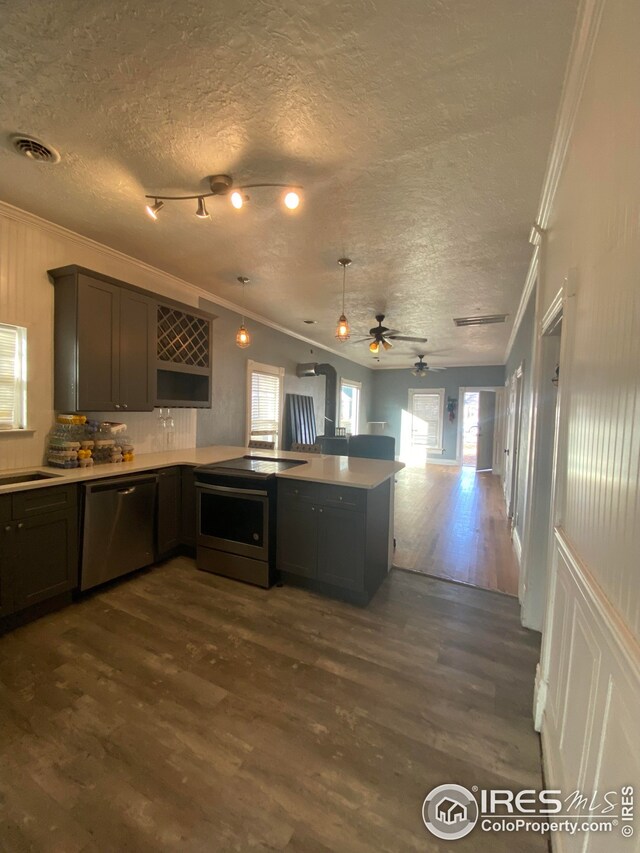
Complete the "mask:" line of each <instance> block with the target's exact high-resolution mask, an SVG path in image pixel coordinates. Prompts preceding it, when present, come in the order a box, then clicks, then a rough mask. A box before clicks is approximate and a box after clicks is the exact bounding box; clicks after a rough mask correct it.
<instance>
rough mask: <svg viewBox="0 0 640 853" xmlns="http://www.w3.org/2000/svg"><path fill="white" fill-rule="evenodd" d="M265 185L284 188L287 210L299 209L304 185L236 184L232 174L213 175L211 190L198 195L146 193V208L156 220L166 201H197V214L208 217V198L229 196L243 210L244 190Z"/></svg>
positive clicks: (203, 217) (245, 199) (247, 199)
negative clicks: (147, 200) (206, 202)
mask: <svg viewBox="0 0 640 853" xmlns="http://www.w3.org/2000/svg"><path fill="white" fill-rule="evenodd" d="M263 187H265V188H268V187H276V188H279V189H284V190H285V191H286V192H285V193H284V195H283V196H282V204H283V205H284V207H285V208H286V210H289V211H294V210H297V209H298V207H299V206H300V201H301V198H302V196H301V194H300V190H301V189H302V187H301V186H298V185H296V184H280V183H258V184H243V185H241V186H234V183H233V178H232V177H231V175H211V177H210V178H209V189H210V192H208V193H197V194H196V195H146V196H145V198H146V199H149V202H148V204H147V205H146V206H145V210H146V212H147V214H148V215H149V216H150V217H151V219H154V220H156V219H157V218H158V212H159V211H160V210H161V209H162V208H163V207H164V202H166V201H197V203H198V206H197V209H196V216H197V217H198V218H199V219H208V218H209V214H208V213H207V208H206V204H205V199H206V198H214V197H215V196H228V197H229V201H230V202H231V205H232V206H233V207H234V208H235V209H236V210H241V209H242V208H243V207H244V205H245V204H246V203H247V202H248V201H249V196H248V195H247V194H246V193H245V192H243V190H248V189H256V188H263ZM151 202H153V203H151Z"/></svg>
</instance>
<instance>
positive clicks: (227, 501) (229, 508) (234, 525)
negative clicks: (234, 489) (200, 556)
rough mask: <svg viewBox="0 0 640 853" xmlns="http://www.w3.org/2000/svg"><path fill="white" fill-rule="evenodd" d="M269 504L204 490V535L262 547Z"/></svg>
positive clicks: (202, 527)
mask: <svg viewBox="0 0 640 853" xmlns="http://www.w3.org/2000/svg"><path fill="white" fill-rule="evenodd" d="M266 505H267V502H266V500H265V498H263V497H248V496H247V497H244V496H242V495H229V494H224V495H223V494H220V493H216V492H213V491H210V492H209V491H202V493H201V496H200V535H201V536H206V537H208V538H212V539H225V540H227V541H229V542H239V543H241V544H243V545H252V546H254V547H256V548H262V547H263V545H264V537H265V528H266V525H265V512H266Z"/></svg>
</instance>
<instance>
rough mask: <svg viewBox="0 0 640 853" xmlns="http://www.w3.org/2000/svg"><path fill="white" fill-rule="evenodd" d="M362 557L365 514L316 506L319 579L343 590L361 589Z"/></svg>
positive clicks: (362, 574) (363, 556)
mask: <svg viewBox="0 0 640 853" xmlns="http://www.w3.org/2000/svg"><path fill="white" fill-rule="evenodd" d="M364 558H365V516H364V513H361V512H350V511H349V510H344V509H334V508H333V507H330V506H321V507H318V580H321V581H324V582H325V583H329V584H332V585H334V586H339V587H341V588H342V589H351V590H354V591H357V590H360V589H362V587H363V583H364Z"/></svg>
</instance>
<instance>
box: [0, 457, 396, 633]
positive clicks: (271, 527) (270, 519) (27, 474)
mask: <svg viewBox="0 0 640 853" xmlns="http://www.w3.org/2000/svg"><path fill="white" fill-rule="evenodd" d="M246 457H251V459H259V460H265V462H266V461H267V460H269V461H271V460H276V459H279V460H288V461H292V462H293V461H297V462H299V463H300V464H298V465H295V466H291V467H286V468H284V470H281V471H278V473H276V474H275V475H274V476H275V481H274V496H277V507H278V510H277V523H276V520H275V517H276V512H275V507H276V501H275V500H274V502H273V503H272V504H271V508H270V509H269V505H268V504H267V505H265V508H264V510H263V512H262V515H264V518H263V522H262V523H263V524H264V530H263V531H260V530H258V529H257V528H256V522H255V519H256V517H257V516H256V513H255V511H253V512H252V511H249V516H250V518H249V524H248V527H247V531H248V535H245V533H244V532H243V529H242V524H240V525H239V524H238V519H239V521H240V522H242V520H243V517H244V510H243V509H242V507H243V504H242V503H238V504H237V506H238V508H239V511H238V512H233V513H231V515H229V514H227V515H226V516H225V513H224V512H223V511H221V510H220V505H217V506H216V509H217V510H218V512H217V513H216V514H215V518H216V519H217V522H216V523H217V524H218V525H220V524H221V523H223V524H224V523H225V522H224V521H221V519H223V518H225V517H226V518H235V519H236V521H235V522H234V524H233V525H231V526H230V527H229V532H226V531H225V530H222V531H219V533H220V538H221V540H222V541H223V544H222V545H221V546H220V547H221V549H222V551H227V552H232V551H233V550H234V549H232V548H231V547H230V545H225V544H224V543H225V541H226V542H228V543H231V542H232V540H235V539H237V540H238V541H239V542H240V548H237V547H236V548H235V551H236V552H238V551H239V552H240V556H242V553H243V543H244V542H245V540H246V542H247V543H248V545H249V546H250V547H249V551H250V549H251V547H254V543H253V542H251V538H252V539H255V540H256V543H258V544H261V543H262V537H263V536H264V547H265V553H266V551H267V550H268V547H269V543H270V547H271V554H272V559H273V566H272V568H273V570H274V571H273V573H272V574H270V575H269V580H268V582H264V583H262V582H260V581H255V580H254V581H253V582H256V583H259V584H260V585H262V586H269V585H271V583H272V582H273V581H275V580H277V579H281V580H283V581H284V582H285V583H291V584H297V585H301V586H304V587H306V588H309V589H312V590H315V591H316V592H319V593H321V594H325V595H331V596H333V597H340V598H343V599H344V600H347V601H350V602H353V603H354V604H360V605H364V604H366V603H367V602H368V601H369V600H370V598H371V597H372V595H373V594H374V593H375V591H376V590H377V589H378V587H379V586H380V584H381V583H382V581H383V580H384V578H385V576H386V573H387V571H388V569H389V568H390V565H391V555H392V548H391V544H392V541H393V478H394V475H395V474H396V473H397V472H398V471H399V470H401V468H402V467H404V466H403V465H402V464H401V463H398V462H390V461H382V460H372V459H361V458H354V457H342V456H322V455H319V454H304V453H295V452H284V451H273V450H254V449H247V448H244V447H227V446H212V447H202V448H195V449H190V450H175V451H169V452H164V453H146V454H140V455H139V456H137V457H136V458H135V459H134V460H132V461H130V462H123V463H118V464H106V465H100V466H95V467H92V468H85V469H83V468H74V469H69V470H61V469H57V468H51V467H47V466H42V467H38V468H37V469H36V468H31V469H24V470H13V471H5V472H2V473H1V474H0V515H1V516H2V521H3V531H2V537H3V541H2V543H1V544H2V548H3V554H4V555H5V557H6V559H3V564H2V586H1V589H2V612H1V616H2V617H3V627H5V628H7V627H12V625H13V624H14V623H15V624H18V622H20V621H26V619H28V618H31V617H35V616H37V615H39V614H40V613H41V612H46V611H47V610H50V609H53V608H55V607H59V606H62V605H64V604H65V603H68V602H69V601H70V600H71V597H72V594H73V593H74V592H75V591H77V590H79V589H85V588H86V584H83V572H84V574H85V575H86V573H87V566H86V565H85V566H83V556H84V562H85V563H86V561H87V554H89V553H91V554H95V553H96V547H95V543H94V544H93V547H92V548H91V549H89V550H88V545H87V542H86V541H84V542H83V537H84V538H85V539H86V538H87V536H88V534H87V519H88V512H87V509H86V507H88V506H89V504H88V497H87V496H88V494H89V493H91V492H92V491H98V492H100V491H101V490H102V491H106V490H107V489H109V488H111V489H113V490H114V494H115V495H117V498H116V500H118V501H124V500H127V499H130V498H129V496H132V495H135V494H136V489H137V500H138V501H139V502H140V500H141V498H140V492H141V491H142V487H141V480H140V478H141V477H142V475H151V476H155V478H156V479H155V482H156V483H157V488H154V490H153V492H150V495H151V497H149V498H148V501H149V502H150V504H152V505H150V507H148V508H147V511H146V515H147V517H148V518H149V519H150V520H149V530H150V531H151V533H150V534H149V535H150V542H151V544H150V545H149V547H148V548H147V550H146V552H145V553H146V554H147V555H148V556H147V558H146V560H145V559H143V558H141V559H142V562H140V561H139V562H138V563H137V564H131V565H130V566H129V567H128V568H127V565H128V553H127V551H128V545H127V542H129V543H130V546H131V548H133V547H134V545H135V544H136V542H135V540H136V539H137V538H138V537H142V531H141V529H139V528H133V529H134V531H135V532H134V533H133V534H132V533H131V532H129V533H128V538H127V537H122V541H121V542H120V544H119V551H118V552H117V556H116V552H115V551H114V557H113V561H115V562H116V563H118V565H116V566H115V568H114V573H113V574H110V575H108V576H107V577H105V578H104V579H105V580H106V579H111V578H113V577H117V576H118V575H120V574H126V573H127V572H128V571H130V570H132V567H133V568H136V567H138V566H142V565H147V564H151V563H153V562H155V561H157V560H161V559H164V558H166V557H169V556H171V555H173V554H174V553H177V552H179V551H180V550H183V549H187V551H188V552H190V553H194V550H195V552H196V554H197V555H198V567H199V568H203V569H205V570H206V571H213V572H215V573H220V574H229V572H228V571H227V570H225V569H221V570H220V571H218V567H217V564H216V561H215V560H212V557H211V553H209V551H208V549H206V550H205V549H203V547H202V545H203V539H204V538H205V536H204V534H205V533H206V528H207V525H209V524H210V520H208V519H207V518H206V517H205V516H206V512H205V513H204V514H203V509H202V507H203V506H205V507H206V506H207V503H206V501H203V502H202V504H201V503H200V501H201V500H202V498H201V496H200V489H199V485H198V484H197V483H196V472H197V471H198V469H200V470H202V469H203V466H204V467H208V466H215V465H216V464H219V463H225V462H226V463H228V462H229V461H230V460H237V459H245V458H246ZM144 480H145V482H144V484H143V485H144V486H145V488H147V489H148V487H149V483H148V476H145V477H144ZM125 486H126V487H125ZM225 491H226V492H230V491H232V490H231V489H230V488H229V487H224V488H223V493H224V492H225ZM253 491H255V492H261V491H262V489H256V488H255V487H254V489H253ZM202 494H203V495H204V492H203V493H202ZM264 494H266V492H264ZM205 497H206V498H207V500H209V499H210V498H211V495H209V494H207V495H205ZM225 497H226V495H225ZM229 497H230V496H229ZM244 497H245V496H244V495H240V498H244ZM250 497H251V498H252V499H253V500H254V501H255V500H256V495H251V496H250ZM261 499H262V500H264V499H263V498H261ZM245 506H247V505H245ZM136 512H137V513H140V512H141V509H140V504H138V507H137V509H136ZM123 514H125V513H119V515H120V516H122V515H123ZM262 515H261V516H260V517H261V518H262ZM252 525H253V526H252ZM232 527H233V531H232V529H231V528H232ZM254 528H256V529H254ZM203 531H204V533H203ZM104 542H105V546H104V547H105V548H110V547H111V546H112V543H113V533H112V531H110V532H109V534H108V535H106V538H105V540H104ZM123 542H124V545H123ZM235 544H236V546H237V543H235ZM83 546H84V547H83ZM114 547H115V546H114ZM98 551H99V549H98ZM200 555H201V557H200ZM238 559H239V558H238V557H236V556H230V557H228V558H227V562H228V561H229V560H238ZM106 562H108V560H106ZM120 563H121V564H122V568H120V567H119V564H120ZM245 563H246V560H245ZM231 576H232V577H237V578H238V579H241V580H252V578H251V577H245V576H243V574H242V566H241V569H240V571H239V573H236V574H231ZM16 620H17V621H16Z"/></svg>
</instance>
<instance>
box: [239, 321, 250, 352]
mask: <svg viewBox="0 0 640 853" xmlns="http://www.w3.org/2000/svg"><path fill="white" fill-rule="evenodd" d="M236 346H239V347H240V348H241V349H245V347H248V346H251V335H250V334H249V332H248V331H247V329H246V326H245V325H244V323H243V324H242V325H241V326H240V328H239V329H238V331H237V332H236Z"/></svg>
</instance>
